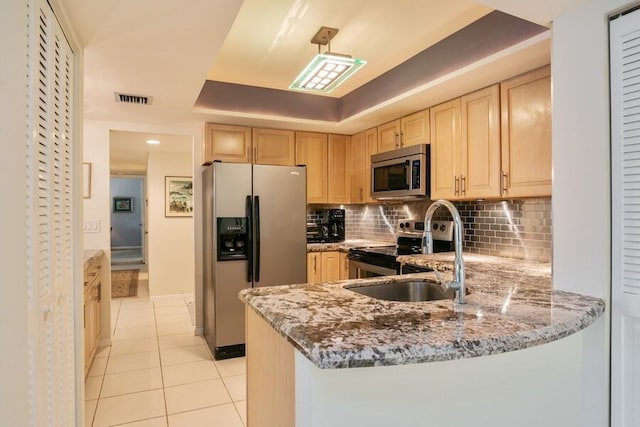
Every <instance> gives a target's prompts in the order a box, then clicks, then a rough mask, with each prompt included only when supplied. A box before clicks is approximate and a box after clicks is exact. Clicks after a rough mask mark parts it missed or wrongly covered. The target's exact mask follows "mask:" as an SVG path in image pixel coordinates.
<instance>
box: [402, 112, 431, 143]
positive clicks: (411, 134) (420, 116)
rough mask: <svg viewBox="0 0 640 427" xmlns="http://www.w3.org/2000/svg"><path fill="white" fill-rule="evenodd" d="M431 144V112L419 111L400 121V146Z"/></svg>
mask: <svg viewBox="0 0 640 427" xmlns="http://www.w3.org/2000/svg"><path fill="white" fill-rule="evenodd" d="M428 143H429V110H428V109H427V110H422V111H418V112H417V113H413V114H410V115H408V116H406V117H403V118H401V119H400V146H401V147H407V146H409V145H418V144H428Z"/></svg>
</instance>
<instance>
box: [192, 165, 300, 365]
mask: <svg viewBox="0 0 640 427" xmlns="http://www.w3.org/2000/svg"><path fill="white" fill-rule="evenodd" d="M202 178H203V179H202V181H203V204H204V215H203V218H204V227H203V230H204V238H203V244H204V248H203V249H204V251H203V252H204V262H203V269H204V271H203V282H204V283H203V300H204V301H203V311H204V336H205V339H206V341H207V344H208V345H209V347H210V348H211V351H212V352H213V354H214V357H215V358H216V359H226V358H230V357H237V356H242V355H244V344H245V321H244V304H243V303H241V302H240V300H239V299H238V293H239V292H240V291H241V290H242V289H245V288H250V287H260V286H273V285H284V284H291V283H305V282H306V281H307V258H306V256H307V255H306V254H307V246H306V222H307V221H306V217H307V210H306V169H305V167H304V166H291V167H290V166H270V165H252V164H245V163H221V162H214V163H213V164H212V165H210V166H208V167H207V168H206V169H205V170H204V172H203V176H202Z"/></svg>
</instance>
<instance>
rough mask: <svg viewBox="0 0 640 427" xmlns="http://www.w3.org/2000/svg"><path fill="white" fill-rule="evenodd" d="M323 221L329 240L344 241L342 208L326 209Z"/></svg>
mask: <svg viewBox="0 0 640 427" xmlns="http://www.w3.org/2000/svg"><path fill="white" fill-rule="evenodd" d="M323 222H324V223H325V224H327V229H328V231H329V242H342V241H344V209H327V210H326V211H325V212H324V220H323Z"/></svg>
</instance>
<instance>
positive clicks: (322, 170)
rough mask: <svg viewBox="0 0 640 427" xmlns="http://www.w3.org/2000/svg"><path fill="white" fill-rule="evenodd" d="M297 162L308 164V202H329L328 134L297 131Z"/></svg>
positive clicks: (298, 163)
mask: <svg viewBox="0 0 640 427" xmlns="http://www.w3.org/2000/svg"><path fill="white" fill-rule="evenodd" d="M295 150H296V164H297V165H306V166H307V203H326V202H327V188H328V179H327V173H328V168H327V153H328V146H327V134H324V133H315V132H296V133H295Z"/></svg>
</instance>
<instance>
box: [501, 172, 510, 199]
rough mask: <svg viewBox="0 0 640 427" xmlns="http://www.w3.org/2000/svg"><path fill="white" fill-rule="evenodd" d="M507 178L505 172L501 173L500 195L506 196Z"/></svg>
mask: <svg viewBox="0 0 640 427" xmlns="http://www.w3.org/2000/svg"><path fill="white" fill-rule="evenodd" d="M508 179H509V176H508V174H507V173H506V172H505V171H502V194H506V193H507V190H508Z"/></svg>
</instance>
